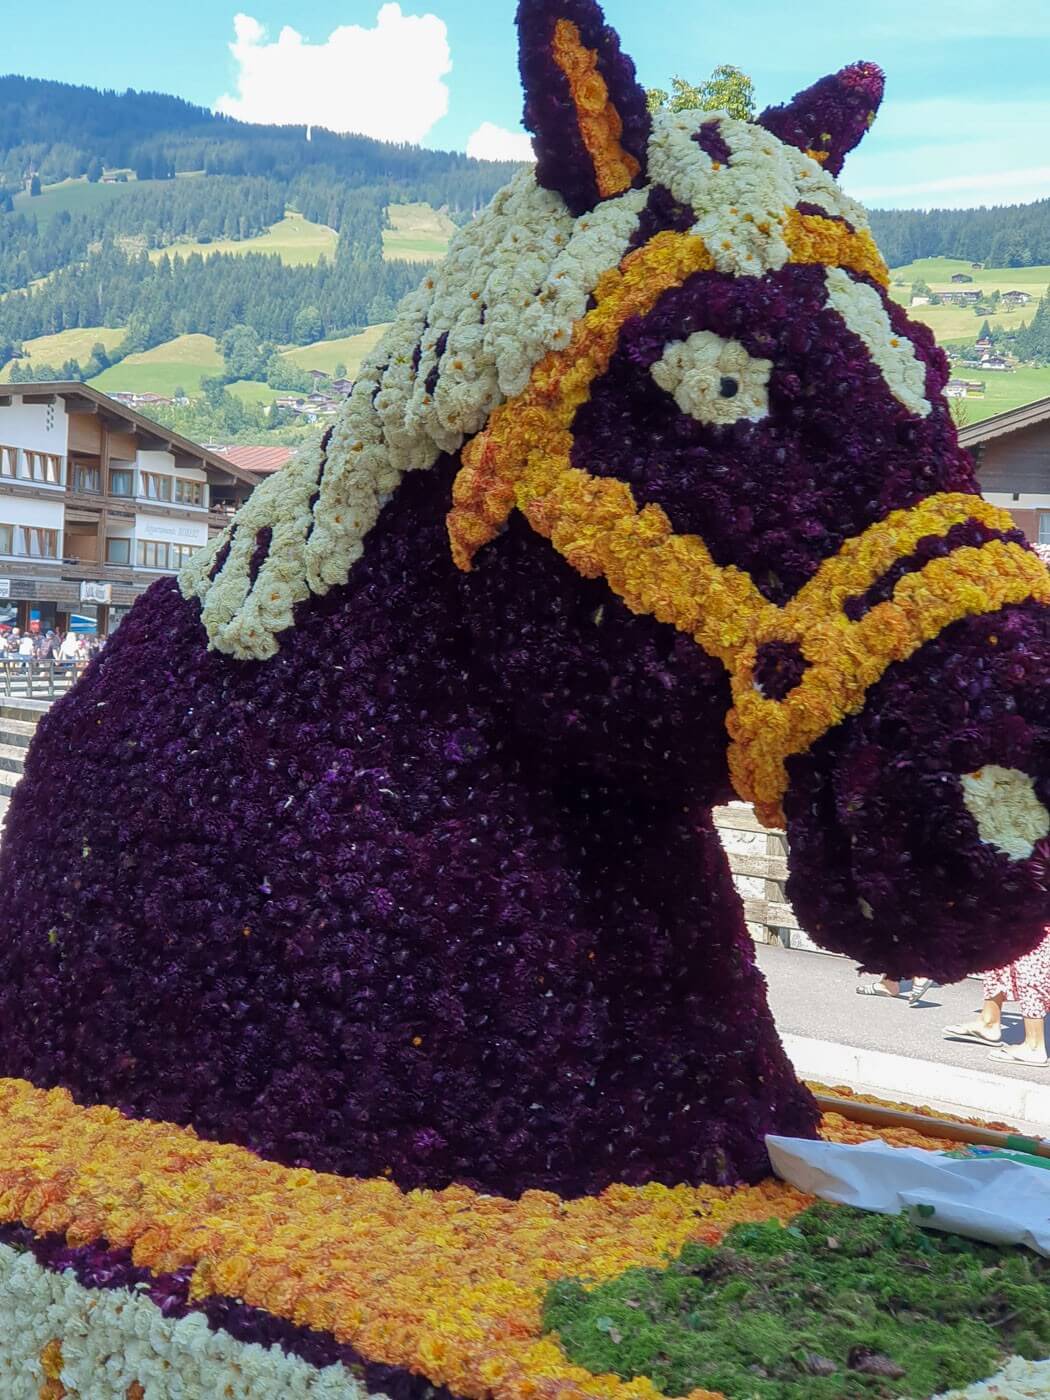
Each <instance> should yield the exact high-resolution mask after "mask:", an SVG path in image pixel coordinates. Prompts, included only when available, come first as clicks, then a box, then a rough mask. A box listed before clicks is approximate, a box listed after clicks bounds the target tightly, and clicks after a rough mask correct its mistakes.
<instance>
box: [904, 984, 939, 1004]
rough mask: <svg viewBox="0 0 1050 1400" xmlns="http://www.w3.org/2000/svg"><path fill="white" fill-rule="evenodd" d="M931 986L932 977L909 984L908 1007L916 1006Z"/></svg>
mask: <svg viewBox="0 0 1050 1400" xmlns="http://www.w3.org/2000/svg"><path fill="white" fill-rule="evenodd" d="M933 985H934V982H933V978H932V977H920V978H918V979H917V980H916V981H914V982H913V983H912V984H911V991H910V992H909V993H908V1005H909V1006H918V1004H919V1002H920V1001H922V1000H923V999H924V998H925V996H926V993H927V992H928V991H929V990H930V988H931V987H932V986H933Z"/></svg>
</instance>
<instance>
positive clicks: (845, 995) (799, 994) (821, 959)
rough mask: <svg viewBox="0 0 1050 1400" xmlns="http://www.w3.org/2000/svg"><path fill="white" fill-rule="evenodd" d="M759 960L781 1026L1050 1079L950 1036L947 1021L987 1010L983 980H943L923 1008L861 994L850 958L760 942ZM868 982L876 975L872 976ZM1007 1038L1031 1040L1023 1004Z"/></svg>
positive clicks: (1049, 1072) (1012, 1016)
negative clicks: (1026, 1032) (946, 1032)
mask: <svg viewBox="0 0 1050 1400" xmlns="http://www.w3.org/2000/svg"><path fill="white" fill-rule="evenodd" d="M757 952H758V962H759V966H760V967H761V969H762V971H763V973H764V974H765V977H766V981H767V983H768V984H769V1002H770V1006H771V1007H772V1010H773V1015H774V1016H775V1017H776V1021H777V1026H778V1028H779V1029H780V1031H781V1033H783V1034H789V1035H799V1036H806V1037H809V1038H811V1039H814V1040H821V1041H831V1042H834V1043H836V1044H838V1045H844V1046H855V1047H857V1048H859V1049H861V1050H878V1051H884V1052H886V1053H887V1054H891V1055H903V1056H907V1057H909V1058H912V1059H915V1060H922V1061H926V1062H933V1063H934V1064H940V1065H950V1066H953V1067H955V1068H957V1069H967V1070H980V1071H981V1072H982V1073H990V1074H1000V1075H1004V1076H1007V1077H1009V1078H1013V1079H1026V1080H1029V1081H1032V1082H1033V1083H1039V1084H1046V1085H1048V1086H1050V1068H1046V1069H1040V1068H1036V1067H1033V1066H1028V1065H1023V1066H1022V1065H1008V1064H998V1063H995V1062H993V1061H991V1060H989V1058H988V1054H987V1052H986V1051H985V1049H984V1047H983V1046H980V1045H967V1044H963V1043H959V1042H957V1041H956V1042H953V1041H948V1040H944V1039H943V1037H942V1035H941V1030H942V1028H943V1027H944V1026H946V1025H949V1024H951V1023H956V1022H958V1021H964V1020H968V1019H969V1018H970V1017H971V1016H973V1015H974V1013H975V1012H976V1011H978V1010H979V1009H980V1005H981V984H980V983H979V982H974V981H968V982H960V983H958V984H957V985H955V986H952V987H935V988H934V989H932V990H931V991H930V992H929V993H928V995H927V997H926V999H925V1000H924V1001H923V1002H921V1003H920V1004H919V1005H918V1006H917V1007H914V1008H912V1007H909V1006H908V1003H907V1000H906V998H904V997H901V998H900V999H899V1000H897V1001H889V1000H886V999H883V998H877V997H860V996H858V995H857V992H856V988H857V985H858V983H859V981H860V980H862V979H860V978H858V976H857V968H856V965H855V964H854V963H852V962H849V961H848V960H847V959H845V958H836V957H831V956H828V955H826V954H823V953H809V952H802V951H800V950H798V949H788V948H773V947H765V946H763V945H758V948H757ZM863 980H864V981H868V982H871V981H874V980H876V979H875V978H873V977H871V976H866V977H865V978H864V979H863ZM1003 1026H1004V1039H1005V1040H1007V1041H1021V1040H1023V1039H1024V1031H1023V1025H1022V1022H1021V1019H1020V1017H1019V1016H1018V1015H1017V1014H1016V1008H1013V1009H1012V1010H1011V1008H1010V1007H1009V1006H1007V1008H1006V1009H1005V1011H1004V1015H1003Z"/></svg>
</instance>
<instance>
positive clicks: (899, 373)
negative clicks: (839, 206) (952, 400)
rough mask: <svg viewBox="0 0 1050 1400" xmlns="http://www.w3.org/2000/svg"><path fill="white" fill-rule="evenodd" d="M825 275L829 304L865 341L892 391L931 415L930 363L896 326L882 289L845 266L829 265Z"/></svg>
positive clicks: (910, 407) (909, 406) (908, 404)
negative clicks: (857, 278) (854, 275)
mask: <svg viewBox="0 0 1050 1400" xmlns="http://www.w3.org/2000/svg"><path fill="white" fill-rule="evenodd" d="M825 278H826V281H827V287H828V305H829V306H830V307H831V308H832V309H833V310H834V311H837V312H838V313H839V315H840V316H841V317H842V319H843V320H844V321H845V323H846V325H847V326H848V327H849V329H850V330H851V331H852V332H853V334H854V335H856V336H859V337H860V339H861V340H862V341H863V342H864V345H865V347H866V348H867V351H868V354H869V355H870V356H871V358H872V359H873V360H874V361H875V363H876V364H877V365H878V367H879V369H880V370H881V371H882V377H883V379H885V381H886V385H887V387H888V388H889V391H890V393H891V394H892V395H893V397H894V398H895V399H896V400H897V401H898V403H902V404H903V405H904V407H905V408H906V409H907V410H908V412H909V413H915V414H917V415H918V416H919V417H920V418H927V417H928V416H929V415H930V414H931V413H932V412H933V405H932V404H931V403H930V401H929V399H928V398H927V397H926V366H925V365H924V364H923V362H922V361H921V360H920V359H919V357H918V355H916V353H915V347H914V345H912V343H911V341H910V340H909V339H908V338H907V337H906V336H902V335H898V334H897V332H896V331H895V330H894V329H893V327H892V325H891V324H890V318H889V313H888V312H887V310H886V308H885V306H884V305H883V303H882V298H881V297H880V296H879V294H878V292H877V291H876V290H875V288H874V287H869V286H868V284H867V283H866V282H855V281H854V280H853V278H852V277H851V276H850V275H849V273H848V272H844V271H843V270H842V268H841V267H829V268H828V269H827V271H826V273H825Z"/></svg>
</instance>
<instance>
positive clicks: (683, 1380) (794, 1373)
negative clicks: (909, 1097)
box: [544, 1205, 1050, 1400]
mask: <svg viewBox="0 0 1050 1400" xmlns="http://www.w3.org/2000/svg"><path fill="white" fill-rule="evenodd" d="M544 1324H545V1328H546V1330H547V1331H549V1332H556V1333H557V1334H558V1336H559V1337H560V1339H561V1344H562V1346H563V1347H564V1349H565V1352H566V1353H567V1355H568V1356H569V1357H570V1358H571V1359H572V1360H573V1361H574V1362H576V1363H577V1364H578V1365H580V1366H584V1367H586V1369H587V1370H589V1371H591V1372H593V1373H594V1374H602V1373H607V1372H612V1373H614V1374H616V1375H618V1376H621V1377H623V1378H624V1379H625V1380H628V1379H632V1378H634V1377H636V1376H648V1377H650V1378H651V1380H652V1381H653V1383H654V1384H655V1385H656V1386H657V1388H658V1389H659V1390H661V1391H662V1392H663V1393H664V1394H665V1395H669V1396H681V1395H687V1394H688V1393H689V1391H691V1390H694V1389H698V1388H705V1387H706V1388H707V1389H710V1390H715V1391H721V1392H723V1394H725V1395H726V1396H728V1397H729V1400H847V1397H853V1396H858V1397H866V1400H883V1397H886V1400H888V1398H889V1397H892V1396H910V1397H925V1396H930V1395H935V1394H937V1393H938V1392H940V1391H942V1390H949V1389H952V1388H954V1387H961V1386H967V1385H971V1384H972V1383H973V1382H974V1381H978V1380H983V1379H985V1378H986V1377H988V1376H990V1375H992V1374H994V1373H995V1372H996V1371H997V1370H998V1369H999V1368H1000V1366H1001V1365H1002V1364H1003V1362H1004V1360H1005V1359H1006V1358H1007V1357H1008V1356H1010V1355H1014V1354H1018V1353H1019V1354H1020V1355H1022V1356H1026V1357H1030V1358H1040V1357H1046V1356H1050V1261H1048V1260H1045V1259H1042V1258H1041V1257H1040V1256H1038V1255H1036V1254H1032V1253H1030V1252H1029V1251H1027V1250H1024V1249H1013V1250H1006V1251H1002V1250H1000V1249H997V1248H995V1247H993V1246H989V1245H982V1244H976V1243H974V1242H973V1241H972V1240H964V1239H960V1238H959V1237H958V1236H956V1235H946V1234H940V1233H938V1232H935V1231H926V1230H923V1229H920V1228H919V1227H918V1226H916V1225H914V1224H912V1223H911V1222H910V1221H909V1220H907V1219H905V1218H904V1217H903V1216H902V1217H890V1216H880V1215H868V1214H865V1213H864V1212H862V1211H856V1210H851V1209H847V1208H845V1207H842V1206H829V1205H818V1206H815V1207H813V1208H812V1209H811V1210H808V1211H805V1212H804V1213H803V1214H802V1215H800V1216H798V1217H797V1218H796V1219H795V1220H794V1221H793V1222H792V1224H791V1225H789V1226H788V1227H786V1228H785V1227H784V1226H782V1225H780V1224H779V1223H778V1222H776V1221H770V1222H768V1223H765V1224H760V1225H738V1226H736V1227H735V1228H734V1229H732V1230H731V1231H730V1232H729V1233H728V1234H727V1235H726V1237H725V1239H724V1240H723V1242H722V1244H721V1245H720V1246H718V1247H717V1248H708V1247H707V1246H705V1245H687V1246H686V1247H685V1249H683V1250H682V1252H681V1254H680V1255H679V1256H678V1258H677V1259H676V1260H674V1262H673V1263H672V1264H671V1265H670V1266H669V1267H668V1268H667V1269H632V1270H630V1271H629V1272H628V1273H625V1274H623V1275H621V1276H620V1277H619V1278H617V1279H614V1280H612V1281H611V1282H609V1283H604V1284H600V1285H598V1286H596V1287H594V1288H590V1289H588V1288H587V1287H586V1286H585V1285H584V1284H583V1283H581V1282H579V1281H577V1280H571V1279H566V1280H563V1281H561V1282H559V1283H556V1284H554V1285H552V1287H551V1288H550V1290H549V1292H548V1295H547V1298H546V1301H545V1304H544Z"/></svg>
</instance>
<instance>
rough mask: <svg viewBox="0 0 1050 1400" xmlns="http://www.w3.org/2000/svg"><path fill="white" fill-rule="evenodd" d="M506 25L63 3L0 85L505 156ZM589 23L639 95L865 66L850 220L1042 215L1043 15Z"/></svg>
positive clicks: (624, 16) (864, 6) (343, 8)
mask: <svg viewBox="0 0 1050 1400" xmlns="http://www.w3.org/2000/svg"><path fill="white" fill-rule="evenodd" d="M514 9H515V5H514V0H401V3H400V5H398V4H393V3H389V0H240V3H239V4H238V3H236V0H235V3H232V4H231V3H227V0H179V3H178V4H175V5H152V6H149V7H146V8H144V7H143V5H142V3H141V0H104V3H103V4H102V5H100V6H98V7H97V8H96V9H95V10H94V11H93V12H92V13H93V19H92V22H91V23H85V19H84V16H85V11H84V9H83V6H82V4H81V3H80V0H48V3H47V4H40V5H36V6H20V7H19V10H18V18H17V20H16V21H14V22H12V23H9V24H8V25H6V26H5V30H4V47H3V52H2V53H0V68H2V69H3V70H4V71H9V72H18V73H26V74H30V75H34V76H37V77H49V78H60V79H63V80H65V81H68V82H82V83H88V84H91V85H94V86H109V87H117V88H123V87H128V86H132V87H139V88H155V89H159V90H161V91H164V92H173V93H177V94H179V95H180V96H183V97H187V98H190V99H192V100H193V101H196V102H199V103H201V104H202V105H205V106H208V107H214V106H216V105H219V106H220V107H222V108H223V109H224V110H228V111H231V112H234V113H236V114H238V115H241V116H243V117H245V118H247V119H249V120H258V121H262V120H297V121H314V122H316V123H319V124H324V125H327V126H332V127H335V128H337V129H354V130H359V129H368V130H370V132H371V134H373V135H376V136H387V137H389V138H391V139H401V140H418V141H422V142H423V143H424V144H426V145H429V146H442V147H450V148H455V149H460V150H462V149H466V148H471V149H473V150H474V151H475V153H478V154H485V153H489V154H492V153H495V152H497V151H507V152H511V151H515V150H517V151H520V149H521V145H520V135H519V136H518V137H517V140H515V133H520V130H521V128H520V125H519V115H520V107H521V97H520V91H519V87H518V78H517V70H516V60H515V45H514V28H513V17H514ZM605 9H606V14H607V16H608V18H609V20H610V21H611V22H612V23H614V24H616V25H617V26H618V28H619V29H620V32H621V34H622V36H623V39H624V43H625V46H626V48H627V49H628V51H629V52H630V53H631V54H632V55H633V56H634V58H635V60H636V62H637V64H638V68H639V74H640V77H641V79H642V81H643V82H644V83H646V84H647V85H652V84H660V85H666V84H667V82H668V80H669V79H670V77H671V76H672V74H674V73H677V72H681V73H682V74H683V75H684V76H686V77H690V78H694V79H695V78H698V77H701V76H703V75H705V74H706V73H707V72H709V71H710V69H711V68H712V67H713V66H714V65H715V64H716V63H723V62H725V63H735V64H738V65H740V66H741V67H743V68H744V69H746V70H747V71H748V72H749V73H751V75H752V76H753V78H754V80H755V84H756V87H757V90H758V95H759V101H760V104H761V105H765V104H766V103H770V102H778V101H783V100H784V99H785V98H787V97H789V96H790V95H791V94H792V93H793V92H795V91H796V90H797V89H798V88H799V87H802V86H805V85H807V84H808V83H810V82H812V81H813V80H815V79H816V78H818V77H820V76H821V75H822V74H824V73H826V72H828V71H830V70H833V69H835V68H838V67H840V66H841V65H842V64H844V63H848V62H851V61H852V60H854V59H857V58H864V59H870V60H874V61H875V62H877V63H880V64H881V65H882V66H883V67H884V68H885V69H886V71H887V74H888V76H889V87H888V93H887V100H886V103H885V105H884V107H883V110H882V115H881V116H880V118H879V121H878V123H877V125H876V126H875V128H874V130H873V131H872V133H871V134H870V135H869V136H868V138H867V139H866V141H865V143H864V146H863V147H862V148H861V149H860V150H859V151H857V152H856V153H855V154H854V155H853V157H852V158H851V160H850V162H849V163H848V164H847V168H846V173H845V177H844V183H845V184H846V186H847V188H848V189H849V191H850V193H852V194H854V195H855V196H857V197H858V198H861V199H863V200H865V201H866V202H868V203H872V204H880V205H886V206H890V205H904V206H909V205H930V204H945V205H969V204H975V203H981V202H987V203H1012V202H1017V201H1022V200H1031V199H1036V198H1042V197H1046V196H1050V77H1048V76H1047V73H1048V65H1047V56H1048V54H1050V0H1009V3H1008V4H1003V3H1001V0H1000V3H995V0H877V3H876V4H874V5H869V4H868V3H866V0H792V3H790V4H787V3H784V0H720V3H717V4H714V3H710V0H607V3H606V6H605ZM238 16H240V17H239V18H238ZM282 31H284V32H283V34H282ZM231 45H232V46H233V47H232V48H231ZM479 129H480V135H479Z"/></svg>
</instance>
